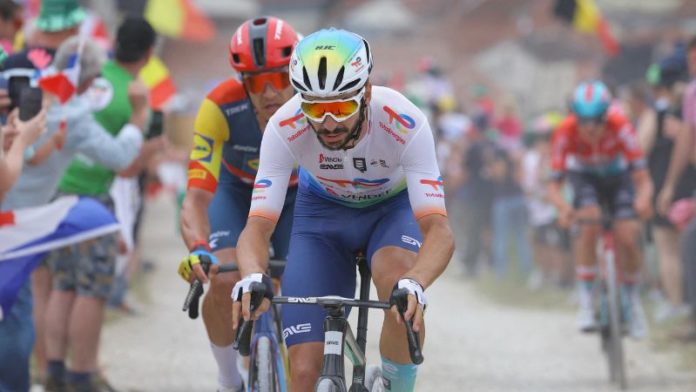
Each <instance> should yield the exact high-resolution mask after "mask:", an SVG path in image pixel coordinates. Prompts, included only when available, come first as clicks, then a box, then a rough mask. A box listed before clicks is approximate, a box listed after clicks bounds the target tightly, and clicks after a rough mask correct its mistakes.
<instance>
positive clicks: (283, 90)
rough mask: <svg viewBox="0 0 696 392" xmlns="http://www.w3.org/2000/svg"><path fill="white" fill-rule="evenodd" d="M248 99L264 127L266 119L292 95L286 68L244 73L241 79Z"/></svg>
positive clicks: (292, 91)
mask: <svg viewBox="0 0 696 392" xmlns="http://www.w3.org/2000/svg"><path fill="white" fill-rule="evenodd" d="M242 81H243V83H244V86H245V87H246V90H247V93H248V94H249V99H250V100H251V103H252V104H253V105H254V109H255V110H256V112H257V113H258V115H259V117H260V119H261V120H262V122H263V123H264V124H261V126H265V123H266V122H268V119H269V118H271V116H272V115H273V114H274V113H275V112H276V110H278V109H279V108H280V107H281V106H283V104H284V103H285V102H287V101H288V100H289V99H290V98H291V97H292V96H293V95H294V90H293V88H292V85H291V84H290V79H289V78H288V70H287V68H286V67H284V68H279V69H274V70H270V71H264V72H253V73H251V72H250V73H245V74H244V76H243V77H242Z"/></svg>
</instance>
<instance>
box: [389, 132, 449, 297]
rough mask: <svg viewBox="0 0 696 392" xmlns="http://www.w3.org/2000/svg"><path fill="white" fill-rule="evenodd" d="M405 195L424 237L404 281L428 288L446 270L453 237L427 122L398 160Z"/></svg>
mask: <svg viewBox="0 0 696 392" xmlns="http://www.w3.org/2000/svg"><path fill="white" fill-rule="evenodd" d="M401 164H402V165H403V168H404V172H405V173H406V181H407V185H408V188H407V189H408V195H409V199H410V201H411V207H412V208H413V212H414V214H415V215H416V219H417V221H418V225H419V227H420V229H421V233H422V235H423V243H422V245H421V248H420V251H419V252H418V256H417V258H416V264H415V265H414V267H413V268H412V269H411V270H410V271H409V272H408V273H406V275H405V276H406V277H408V278H411V279H414V280H415V281H417V282H418V283H420V284H421V286H423V288H424V289H425V288H427V287H428V286H430V285H431V284H432V283H433V282H434V281H435V279H437V277H438V276H440V274H442V272H443V271H444V270H445V268H446V267H447V263H449V260H450V259H451V257H452V253H453V252H454V236H453V234H452V230H451V229H450V225H449V221H448V219H447V211H446V209H445V194H444V185H443V183H442V177H441V176H440V171H439V169H438V166H437V159H436V157H435V143H434V141H433V134H432V131H431V130H430V127H429V126H428V124H427V122H424V123H423V125H422V127H421V128H420V129H419V130H418V133H417V134H416V135H415V136H414V137H413V139H412V140H411V141H410V143H409V145H408V146H407V147H406V149H405V150H404V152H403V154H402V157H401Z"/></svg>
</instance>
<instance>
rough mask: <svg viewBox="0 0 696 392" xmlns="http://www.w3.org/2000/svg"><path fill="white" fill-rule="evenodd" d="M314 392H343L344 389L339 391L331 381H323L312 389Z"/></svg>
mask: <svg viewBox="0 0 696 392" xmlns="http://www.w3.org/2000/svg"><path fill="white" fill-rule="evenodd" d="M314 391H315V392H343V391H345V389H343V390H342V389H341V388H340V387H339V386H338V385H337V384H336V383H335V382H334V381H333V380H329V379H326V378H325V379H323V380H321V381H320V382H319V383H318V384H317V387H316V388H315V389H314Z"/></svg>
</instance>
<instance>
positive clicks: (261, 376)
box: [255, 336, 277, 392]
mask: <svg viewBox="0 0 696 392" xmlns="http://www.w3.org/2000/svg"><path fill="white" fill-rule="evenodd" d="M255 365H256V381H257V386H258V389H257V390H258V391H259V392H276V391H277V390H276V382H275V372H274V371H273V355H272V354H271V340H270V339H269V338H267V337H265V336H262V337H260V338H259V340H257V341H256V364H255Z"/></svg>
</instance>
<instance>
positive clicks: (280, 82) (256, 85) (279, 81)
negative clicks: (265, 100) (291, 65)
mask: <svg viewBox="0 0 696 392" xmlns="http://www.w3.org/2000/svg"><path fill="white" fill-rule="evenodd" d="M242 81H243V83H244V86H245V87H246V88H247V90H248V91H250V92H252V93H254V94H261V93H262V92H263V90H264V89H265V88H266V85H267V84H270V85H271V87H273V88H274V89H275V90H277V91H281V90H284V89H286V88H287V87H288V86H289V85H290V76H289V74H288V71H273V72H261V73H246V74H244V75H242Z"/></svg>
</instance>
